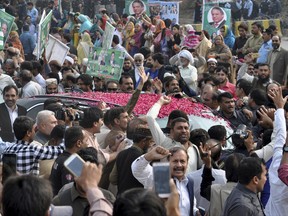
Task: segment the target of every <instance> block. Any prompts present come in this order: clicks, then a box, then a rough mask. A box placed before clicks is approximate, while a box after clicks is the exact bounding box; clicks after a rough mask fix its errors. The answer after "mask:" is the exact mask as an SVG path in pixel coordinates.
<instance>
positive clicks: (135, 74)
mask: <svg viewBox="0 0 288 216" xmlns="http://www.w3.org/2000/svg"><path fill="white" fill-rule="evenodd" d="M143 64H144V56H143V55H142V54H141V53H137V54H135V55H134V69H132V70H130V71H129V72H128V74H129V75H130V77H131V78H132V80H133V84H134V89H136V88H137V86H138V84H139V82H140V80H141V77H140V76H139V70H141V69H142V70H144V67H143Z"/></svg>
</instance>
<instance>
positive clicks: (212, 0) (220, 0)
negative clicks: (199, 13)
mask: <svg viewBox="0 0 288 216" xmlns="http://www.w3.org/2000/svg"><path fill="white" fill-rule="evenodd" d="M226 2H232V0H203V4H219V3H226Z"/></svg>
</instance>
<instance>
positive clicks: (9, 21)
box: [0, 10, 15, 50]
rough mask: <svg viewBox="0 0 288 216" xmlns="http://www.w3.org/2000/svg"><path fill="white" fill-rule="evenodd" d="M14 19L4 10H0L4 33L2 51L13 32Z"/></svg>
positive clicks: (0, 23)
mask: <svg viewBox="0 0 288 216" xmlns="http://www.w3.org/2000/svg"><path fill="white" fill-rule="evenodd" d="M14 19H15V18H14V17H13V16H11V15H10V14H8V13H6V12H5V11H3V10H0V25H1V31H2V33H3V36H2V38H3V39H2V44H3V45H2V47H1V46H0V50H3V48H4V44H5V42H6V40H7V38H8V36H9V33H10V31H11V28H12V25H13V22H14Z"/></svg>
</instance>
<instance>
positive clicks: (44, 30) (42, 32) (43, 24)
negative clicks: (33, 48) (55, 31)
mask: <svg viewBox="0 0 288 216" xmlns="http://www.w3.org/2000/svg"><path fill="white" fill-rule="evenodd" d="M43 13H45V12H43ZM43 17H44V16H43V15H42V18H41V21H40V23H39V31H38V40H37V41H38V42H37V59H39V58H40V56H41V55H42V53H43V51H44V49H45V47H46V46H47V44H48V40H49V31H50V26H51V19H52V10H51V11H50V12H49V13H48V14H47V16H45V18H43Z"/></svg>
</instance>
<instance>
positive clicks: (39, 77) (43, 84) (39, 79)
mask: <svg viewBox="0 0 288 216" xmlns="http://www.w3.org/2000/svg"><path fill="white" fill-rule="evenodd" d="M34 79H35V81H36V82H37V83H38V84H39V85H40V86H41V87H42V88H46V81H45V79H44V78H43V76H42V75H41V74H40V73H39V74H37V76H34Z"/></svg>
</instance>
